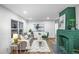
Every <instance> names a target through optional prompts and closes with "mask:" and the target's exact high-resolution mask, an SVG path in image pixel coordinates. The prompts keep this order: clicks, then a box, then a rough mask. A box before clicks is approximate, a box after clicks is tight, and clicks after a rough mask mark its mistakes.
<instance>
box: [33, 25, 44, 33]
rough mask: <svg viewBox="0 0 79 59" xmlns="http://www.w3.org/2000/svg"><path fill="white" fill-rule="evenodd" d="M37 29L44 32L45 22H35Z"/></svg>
mask: <svg viewBox="0 0 79 59" xmlns="http://www.w3.org/2000/svg"><path fill="white" fill-rule="evenodd" d="M34 28H35V31H38V32H42V31H44V24H34Z"/></svg>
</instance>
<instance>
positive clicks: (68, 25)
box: [59, 7, 76, 30]
mask: <svg viewBox="0 0 79 59" xmlns="http://www.w3.org/2000/svg"><path fill="white" fill-rule="evenodd" d="M64 14H65V29H69V30H70V29H72V28H74V29H76V14H75V7H67V8H66V9H64V10H63V11H61V12H60V13H59V17H61V16H62V15H64Z"/></svg>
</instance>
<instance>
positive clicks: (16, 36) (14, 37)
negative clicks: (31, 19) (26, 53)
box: [13, 34, 18, 44]
mask: <svg viewBox="0 0 79 59" xmlns="http://www.w3.org/2000/svg"><path fill="white" fill-rule="evenodd" d="M13 40H14V43H15V44H16V43H18V34H13Z"/></svg>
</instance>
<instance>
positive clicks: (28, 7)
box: [3, 4, 75, 20]
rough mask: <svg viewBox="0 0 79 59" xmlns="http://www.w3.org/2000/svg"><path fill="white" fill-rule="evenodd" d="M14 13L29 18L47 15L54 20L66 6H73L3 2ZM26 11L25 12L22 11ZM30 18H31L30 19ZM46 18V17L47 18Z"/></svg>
mask: <svg viewBox="0 0 79 59" xmlns="http://www.w3.org/2000/svg"><path fill="white" fill-rule="evenodd" d="M3 6H5V7H7V8H8V9H10V10H11V11H13V12H15V13H16V14H18V15H20V16H22V17H24V18H25V19H30V20H45V19H46V18H47V17H49V18H50V19H52V20H54V19H56V18H58V14H59V12H61V11H62V10H63V9H65V8H66V7H70V6H75V5H73V4H72V5H71V4H70V5H67V4H5V5H3ZM24 11H26V14H24V13H23V12H24ZM31 18H32V19H31ZM49 18H48V19H49Z"/></svg>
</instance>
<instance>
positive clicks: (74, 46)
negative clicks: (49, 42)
mask: <svg viewBox="0 0 79 59" xmlns="http://www.w3.org/2000/svg"><path fill="white" fill-rule="evenodd" d="M63 15H64V16H63ZM59 17H60V19H61V21H59V29H58V30H57V47H58V49H59V50H60V51H61V53H69V54H70V53H79V30H77V29H76V14H75V7H67V8H66V9H64V10H63V11H61V12H60V13H59Z"/></svg>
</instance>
